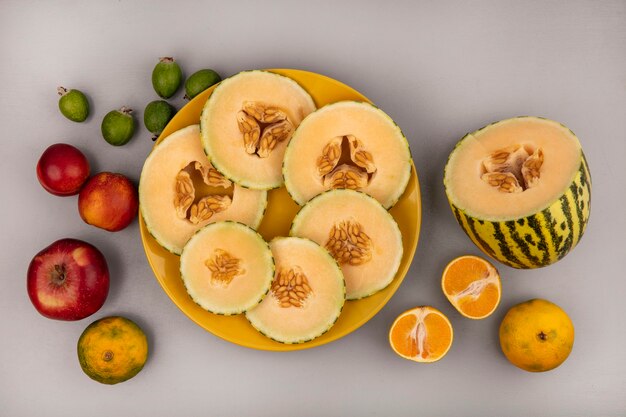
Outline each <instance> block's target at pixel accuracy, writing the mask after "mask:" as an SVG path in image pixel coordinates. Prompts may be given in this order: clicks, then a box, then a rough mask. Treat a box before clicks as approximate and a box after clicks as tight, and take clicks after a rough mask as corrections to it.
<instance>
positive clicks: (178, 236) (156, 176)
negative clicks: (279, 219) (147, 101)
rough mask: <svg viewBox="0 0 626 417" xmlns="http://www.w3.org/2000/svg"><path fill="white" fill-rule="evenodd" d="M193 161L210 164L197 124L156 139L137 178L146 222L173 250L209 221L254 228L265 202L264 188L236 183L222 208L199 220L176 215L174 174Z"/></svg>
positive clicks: (163, 244)
mask: <svg viewBox="0 0 626 417" xmlns="http://www.w3.org/2000/svg"><path fill="white" fill-rule="evenodd" d="M193 161H199V162H201V163H202V164H204V165H209V161H208V159H207V157H206V155H205V153H204V150H203V149H202V145H201V143H200V128H199V126H198V125H191V126H188V127H186V128H183V129H181V130H178V131H176V132H174V133H172V134H171V135H169V136H168V137H166V138H165V139H163V140H162V141H161V142H159V143H158V144H157V145H156V146H155V148H154V150H153V151H152V153H150V155H149V156H148V158H147V159H146V161H145V163H144V167H143V170H142V172H141V180H140V182H139V205H140V209H141V214H142V217H143V219H144V221H145V222H146V226H147V227H148V230H149V231H150V233H151V234H152V235H153V236H154V238H155V239H156V240H157V242H159V244H160V245H161V246H163V247H164V248H166V249H168V250H170V251H171V252H173V253H175V254H180V253H181V251H182V249H183V246H184V245H185V243H186V242H187V241H188V240H189V238H191V236H192V235H193V234H194V233H195V232H197V231H198V230H199V229H201V228H202V227H204V226H206V225H207V224H209V223H213V222H217V221H223V220H232V221H237V222H241V223H245V224H247V225H249V226H251V227H253V228H257V227H258V226H259V224H260V223H261V220H262V218H263V214H264V212H265V207H266V205H267V192H265V191H257V190H249V189H246V188H243V187H240V186H238V185H235V186H234V187H233V190H232V203H231V204H230V206H228V208H226V209H225V210H224V211H221V212H218V213H215V214H214V215H213V216H211V218H210V219H208V220H206V221H202V222H200V223H198V224H192V223H191V222H189V221H188V220H187V219H181V218H179V217H178V216H177V214H176V209H175V206H174V199H175V195H176V194H175V193H176V190H175V183H176V175H177V174H178V173H179V172H180V171H181V170H182V169H183V168H185V167H186V166H187V165H188V164H189V163H190V162H193ZM196 192H197V193H198V194H199V193H200V190H197V191H196Z"/></svg>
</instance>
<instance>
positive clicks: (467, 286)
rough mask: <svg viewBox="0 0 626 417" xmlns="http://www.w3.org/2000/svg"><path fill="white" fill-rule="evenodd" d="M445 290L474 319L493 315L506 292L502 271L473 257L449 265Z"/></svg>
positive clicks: (448, 296)
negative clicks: (501, 296) (501, 278)
mask: <svg viewBox="0 0 626 417" xmlns="http://www.w3.org/2000/svg"><path fill="white" fill-rule="evenodd" d="M441 288H442V289H443V293H444V294H445V295H446V298H447V299H448V301H450V303H451V304H452V305H453V306H454V308H456V309H457V310H458V311H459V313H461V314H462V315H463V316H465V317H467V318H470V319H483V318H485V317H487V316H489V315H490V314H491V313H493V312H494V310H495V309H496V307H498V304H499V303H500V295H501V292H502V290H501V284H500V274H498V270H497V269H496V268H495V267H494V266H493V265H492V264H491V263H489V262H488V261H486V260H485V259H483V258H480V257H478V256H473V255H465V256H460V257H458V258H456V259H453V260H452V261H451V262H450V263H449V264H448V265H447V266H446V268H445V269H444V271H443V275H442V277H441Z"/></svg>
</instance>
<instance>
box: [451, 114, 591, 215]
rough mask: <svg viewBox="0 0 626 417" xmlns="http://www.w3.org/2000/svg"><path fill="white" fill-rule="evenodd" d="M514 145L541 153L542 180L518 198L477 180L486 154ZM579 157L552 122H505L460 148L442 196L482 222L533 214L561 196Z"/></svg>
mask: <svg viewBox="0 0 626 417" xmlns="http://www.w3.org/2000/svg"><path fill="white" fill-rule="evenodd" d="M516 144H527V145H529V147H530V148H531V149H536V148H541V149H542V150H543V153H544V155H545V159H544V162H543V165H542V167H541V177H540V180H539V181H538V183H537V185H536V186H535V187H532V188H528V189H526V190H524V191H523V192H519V193H505V192H501V191H499V190H498V189H497V188H496V187H492V186H490V185H489V184H488V183H487V182H485V181H483V180H482V179H481V174H482V173H483V171H482V165H481V163H482V161H483V160H484V159H485V158H487V157H488V156H489V155H490V154H491V153H493V152H496V151H498V150H500V149H503V148H506V147H509V146H512V145H516ZM581 152H582V151H581V146H580V142H579V141H578V139H577V138H576V136H575V135H574V134H573V133H572V132H571V131H570V130H569V129H568V128H566V127H565V126H563V125H561V124H559V123H557V122H554V121H552V120H546V119H540V118H536V117H521V118H515V119H508V120H504V121H501V122H498V123H495V124H492V125H489V126H486V127H485V128H483V129H481V130H480V131H478V132H475V133H474V134H470V135H469V136H466V137H465V138H464V139H462V140H461V141H460V142H459V144H458V145H457V148H456V149H455V150H454V152H452V154H451V155H450V159H449V161H448V164H447V166H446V172H445V177H444V183H445V184H446V191H447V193H448V197H449V199H450V202H451V203H452V204H454V205H455V206H456V207H458V208H459V209H461V210H463V211H464V212H465V213H467V214H468V215H470V216H472V217H477V218H480V219H483V220H490V221H498V220H504V219H515V218H519V217H523V216H526V215H529V214H534V213H536V212H538V211H540V210H542V209H544V208H546V207H547V206H549V205H550V204H551V203H552V202H554V201H555V200H557V199H558V198H559V197H560V196H561V195H563V194H564V193H565V191H566V190H567V188H568V187H569V186H570V184H571V183H572V180H573V178H574V176H575V175H576V174H577V172H578V170H579V167H580V161H581Z"/></svg>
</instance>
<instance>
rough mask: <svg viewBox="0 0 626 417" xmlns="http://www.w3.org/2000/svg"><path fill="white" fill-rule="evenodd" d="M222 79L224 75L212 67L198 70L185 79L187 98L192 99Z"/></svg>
mask: <svg viewBox="0 0 626 417" xmlns="http://www.w3.org/2000/svg"><path fill="white" fill-rule="evenodd" d="M220 81H222V77H220V75H219V74H218V73H217V72H215V71H213V70H212V69H201V70H200V71H196V72H194V73H193V74H191V75H190V76H189V78H187V81H185V93H186V94H185V98H186V99H188V100H191V99H192V98H194V97H195V96H197V95H198V94H200V93H201V92H203V91H204V90H206V89H207V88H209V87H210V86H212V85H213V84H217V83H219V82H220Z"/></svg>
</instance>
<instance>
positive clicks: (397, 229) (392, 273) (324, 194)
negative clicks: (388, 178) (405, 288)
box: [289, 189, 404, 301]
mask: <svg viewBox="0 0 626 417" xmlns="http://www.w3.org/2000/svg"><path fill="white" fill-rule="evenodd" d="M336 192H341V193H346V192H348V193H355V194H358V195H359V196H361V197H362V198H367V199H369V200H371V201H374V202H375V203H376V204H377V205H378V206H379V207H380V208H381V210H382V211H383V212H384V213H385V214H386V215H387V216H388V219H389V220H391V223H390V225H391V227H393V228H394V230H395V232H396V234H397V235H398V236H399V237H400V251H402V252H403V253H402V254H401V255H400V257H398V262H397V265H395V266H394V267H392V269H391V270H390V272H389V276H391V279H390V280H389V282H388V283H387V284H386V285H385V286H384V287H381V288H378V289H376V290H373V291H371V292H368V293H365V294H363V295H359V296H358V297H346V300H348V301H356V300H361V299H363V298H367V297H370V296H372V295H374V294H376V293H378V292H380V291H382V290H384V289H385V288H387V287H388V286H389V285H390V284H391V283H392V282H393V280H394V279H395V276H396V274H397V273H398V270H399V269H400V265H401V264H402V256H403V255H404V245H403V244H402V231H401V230H400V226H398V222H396V219H394V218H393V216H392V215H391V213H389V211H388V210H386V209H385V207H384V206H383V205H382V204H380V202H379V201H378V200H376V199H375V198H374V197H372V196H370V195H369V194H366V193H364V192H362V191H356V190H347V189H336V190H326V191H324V192H322V193H320V194H318V195H316V196H315V197H313V198H312V199H310V200H309V201H308V202H307V203H306V204H305V205H304V206H302V207H301V208H300V210H299V211H298V213H296V215H295V217H294V218H293V221H292V222H291V227H290V229H289V236H293V237H300V236H297V235H295V234H294V231H293V230H294V228H295V227H296V224H297V222H298V221H302V220H301V217H302V216H304V214H306V211H305V210H310V207H311V206H310V205H312V204H314V201H316V200H317V199H323V198H325V197H328V195H329V194H332V193H336ZM303 213H304V214H303Z"/></svg>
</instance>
